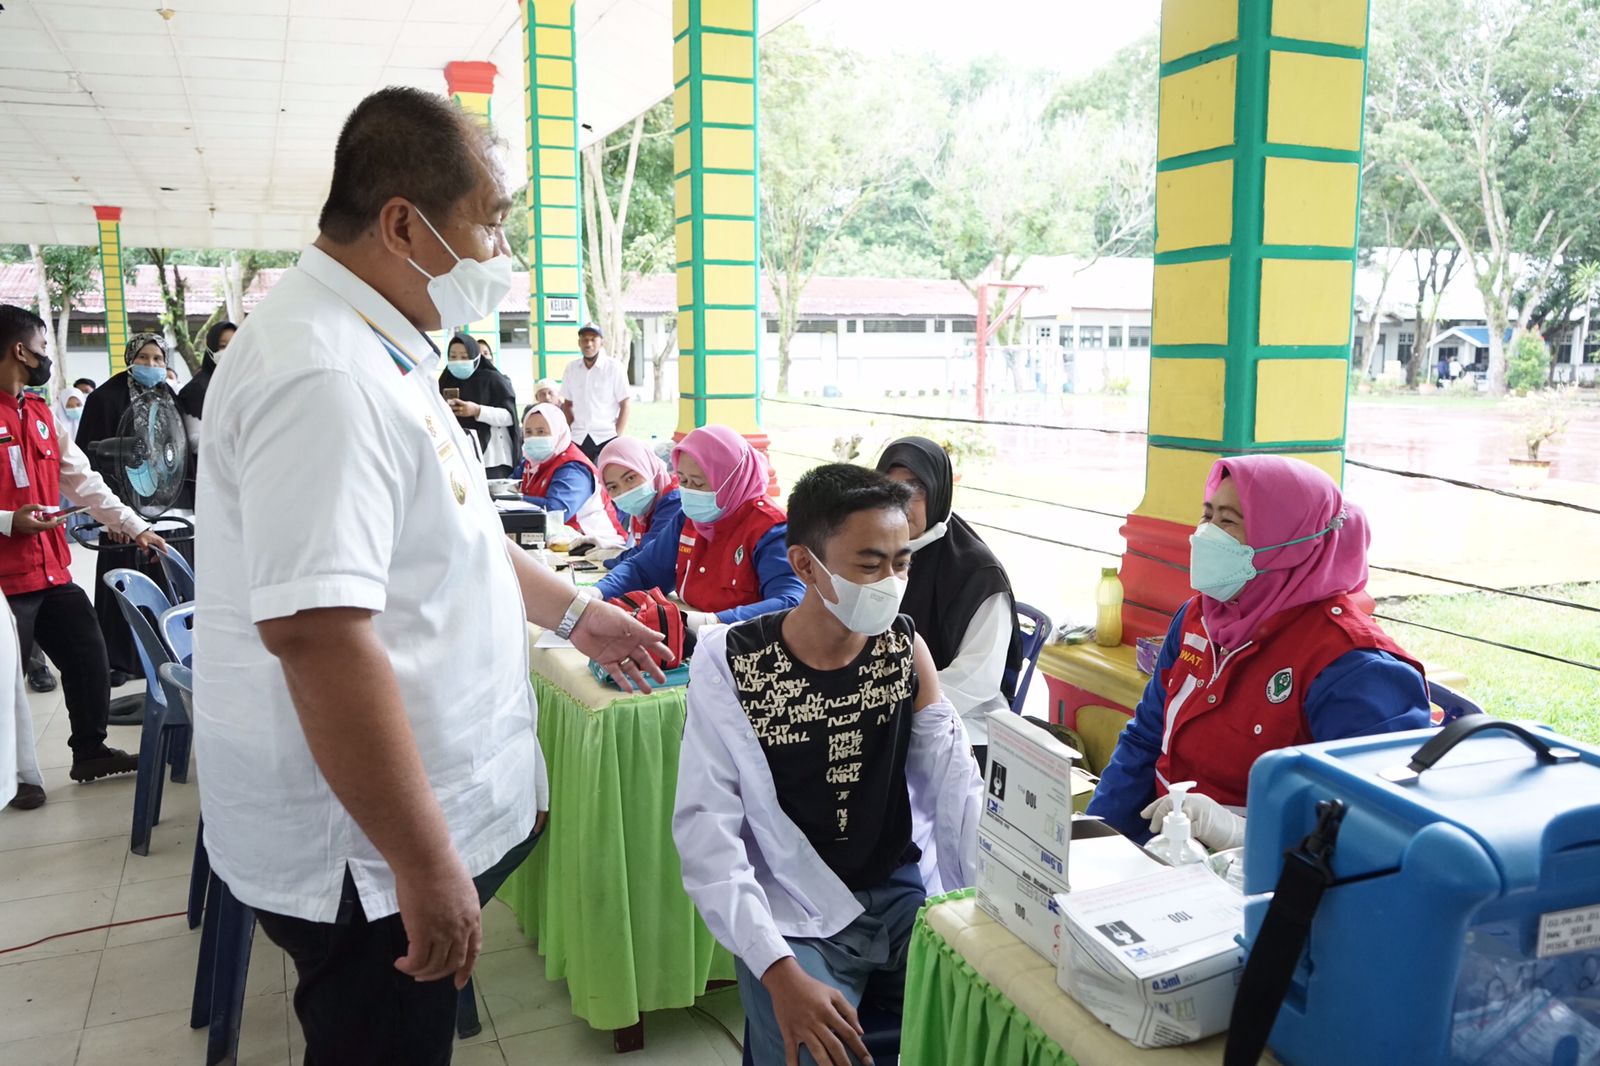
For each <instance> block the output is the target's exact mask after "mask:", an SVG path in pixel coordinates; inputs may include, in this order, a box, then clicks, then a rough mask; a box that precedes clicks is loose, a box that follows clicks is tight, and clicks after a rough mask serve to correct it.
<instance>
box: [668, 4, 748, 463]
mask: <svg viewBox="0 0 1600 1066" xmlns="http://www.w3.org/2000/svg"><path fill="white" fill-rule="evenodd" d="M756 2H757V0H674V2H673V5H672V33H673V39H672V74H673V84H674V85H675V86H676V88H675V89H674V90H673V94H672V105H673V116H674V122H675V124H676V131H675V133H674V135H673V160H674V167H673V169H674V172H675V179H674V183H673V201H674V204H675V211H674V213H675V216H676V219H677V274H678V353H679V355H678V393H679V397H680V398H679V401H678V435H679V436H682V435H683V434H685V433H688V432H689V431H690V430H692V429H694V428H696V427H698V426H703V425H706V424H708V423H717V424H721V425H726V426H730V427H732V428H733V429H736V430H738V431H739V432H740V433H743V434H744V435H745V436H746V437H747V438H749V439H750V440H751V442H752V443H754V444H755V445H756V446H757V447H759V448H761V449H762V450H763V451H764V450H765V449H766V445H767V439H766V436H765V435H764V434H763V433H762V431H761V352H760V339H761V271H760V261H761V253H760V246H761V224H760V195H759V192H758V186H757V182H758V176H759V173H760V151H759V149H758V146H757V136H756V104H757V85H756V81H757V78H756V74H757V47H758V45H757V37H756V28H757V25H758V23H757V11H756Z"/></svg>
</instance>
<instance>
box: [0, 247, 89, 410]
mask: <svg viewBox="0 0 1600 1066" xmlns="http://www.w3.org/2000/svg"><path fill="white" fill-rule="evenodd" d="M0 261H10V262H28V263H31V264H32V265H33V269H34V280H35V285H36V292H35V295H34V302H35V303H36V304H37V305H38V314H39V317H40V318H42V319H44V321H45V326H46V328H47V329H49V331H50V332H51V333H52V334H53V335H54V338H55V364H56V370H57V372H58V373H57V377H58V378H59V379H60V380H61V381H65V380H66V379H65V378H64V377H63V376H62V375H64V374H65V373H66V365H67V360H66V351H67V338H68V333H69V326H70V323H71V321H72V303H73V301H74V300H76V299H77V298H78V297H79V296H81V295H83V294H84V293H86V292H89V291H90V290H92V289H93V288H94V285H95V280H96V279H97V278H98V277H99V273H100V253H99V251H98V250H97V249H95V248H89V247H80V246H78V245H69V244H51V245H43V246H41V245H37V244H29V245H26V246H24V245H9V246H0Z"/></svg>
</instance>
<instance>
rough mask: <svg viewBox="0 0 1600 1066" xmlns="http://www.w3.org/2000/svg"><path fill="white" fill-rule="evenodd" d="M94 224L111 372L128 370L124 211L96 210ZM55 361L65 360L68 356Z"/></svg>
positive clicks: (62, 356)
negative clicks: (124, 282)
mask: <svg viewBox="0 0 1600 1066" xmlns="http://www.w3.org/2000/svg"><path fill="white" fill-rule="evenodd" d="M94 217H95V222H96V224H97V225H98V226H99V228H100V286H101V291H103V292H104V293H105V297H106V300H105V303H106V355H107V356H108V357H109V358H110V360H111V363H110V365H111V372H112V373H113V374H116V373H120V372H121V371H123V370H126V369H127V362H126V357H127V354H128V302H127V298H126V295H125V294H124V292H123V289H122V208H120V207H96V208H95V209H94ZM56 359H57V360H59V361H63V362H64V361H65V360H66V353H65V352H57V353H56Z"/></svg>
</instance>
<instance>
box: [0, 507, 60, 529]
mask: <svg viewBox="0 0 1600 1066" xmlns="http://www.w3.org/2000/svg"><path fill="white" fill-rule="evenodd" d="M43 511H44V505H43V504H40V503H25V504H23V505H22V506H21V507H18V508H17V509H16V510H15V511H12V512H11V535H12V536H13V537H32V536H35V535H37V534H39V533H43V532H45V531H46V530H51V529H54V528H56V527H57V526H59V525H60V524H61V523H63V522H65V521H66V520H67V519H66V517H65V516H58V517H56V518H40V517H39V515H40V513H41V512H43Z"/></svg>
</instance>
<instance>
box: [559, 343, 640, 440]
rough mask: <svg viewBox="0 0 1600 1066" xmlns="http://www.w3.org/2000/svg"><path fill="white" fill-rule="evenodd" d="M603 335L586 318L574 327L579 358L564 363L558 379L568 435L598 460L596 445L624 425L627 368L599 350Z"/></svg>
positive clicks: (625, 428)
mask: <svg viewBox="0 0 1600 1066" xmlns="http://www.w3.org/2000/svg"><path fill="white" fill-rule="evenodd" d="M604 341H605V335H604V334H603V333H601V332H600V327H599V326H597V325H595V324H594V323H593V322H590V323H589V324H588V325H586V326H584V327H583V328H582V329H580V330H579V331H578V351H579V352H580V353H582V355H583V358H582V359H580V360H577V361H575V362H571V363H568V364H567V373H566V376H565V377H563V378H562V379H561V395H562V396H564V397H565V400H564V402H563V403H562V407H563V408H564V409H565V410H566V414H567V421H568V422H569V423H571V424H572V439H573V440H575V441H577V442H578V448H579V449H580V450H581V451H582V452H583V454H584V455H587V456H588V457H589V461H590V462H591V463H594V462H598V461H599V460H600V449H601V448H604V447H605V446H606V442H607V441H609V440H611V439H612V438H614V437H620V436H622V434H623V433H625V432H626V431H627V427H628V396H629V393H628V372H627V371H626V370H624V369H623V368H622V364H621V363H619V362H617V361H616V360H615V359H612V358H609V357H608V356H607V355H606V354H605V353H604V352H603V351H602V348H601V346H602V343H603V342H604Z"/></svg>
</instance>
